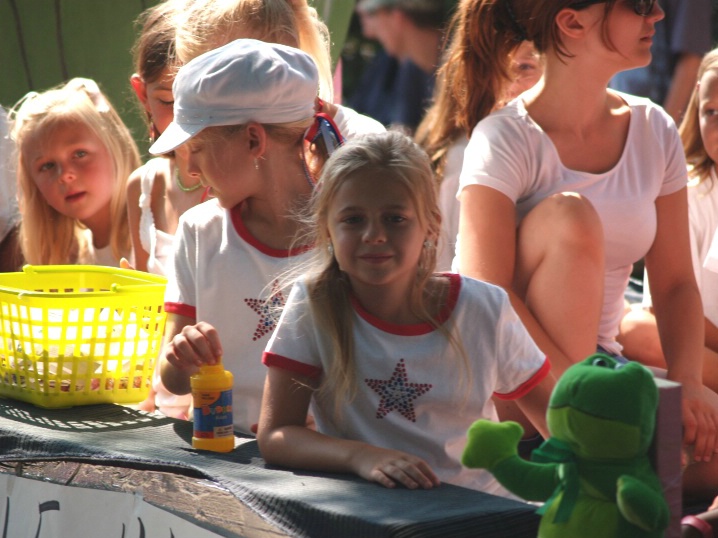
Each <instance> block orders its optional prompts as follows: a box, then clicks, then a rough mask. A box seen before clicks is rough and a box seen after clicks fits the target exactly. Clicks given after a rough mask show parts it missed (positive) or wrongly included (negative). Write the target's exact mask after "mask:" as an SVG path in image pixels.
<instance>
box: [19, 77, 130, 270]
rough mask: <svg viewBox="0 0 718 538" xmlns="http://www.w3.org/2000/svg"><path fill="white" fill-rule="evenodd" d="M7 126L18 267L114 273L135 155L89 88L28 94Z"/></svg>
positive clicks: (74, 85) (125, 236) (125, 245)
mask: <svg viewBox="0 0 718 538" xmlns="http://www.w3.org/2000/svg"><path fill="white" fill-rule="evenodd" d="M12 119H13V127H12V133H11V135H12V138H13V140H14V141H15V143H16V147H17V151H18V162H17V179H18V185H19V196H20V207H21V213H22V224H21V227H20V245H21V249H22V254H23V257H24V259H25V260H26V262H28V263H31V264H66V263H96V264H101V265H114V266H117V265H119V262H120V259H121V258H122V257H130V251H131V248H130V240H129V230H128V225H127V211H126V203H125V201H126V194H125V185H126V182H127V177H128V176H129V174H130V172H131V171H132V170H133V169H135V168H136V167H137V166H138V165H139V163H140V159H139V153H138V151H137V147H136V145H135V142H134V140H133V139H132V136H131V135H130V132H129V131H128V129H127V127H126V126H125V125H124V123H123V122H122V120H121V119H120V117H119V116H118V114H117V112H115V110H114V108H113V107H112V105H111V104H110V102H109V101H108V100H107V98H106V97H105V96H104V95H103V94H102V92H101V91H100V89H99V88H98V86H97V84H96V83H95V82H94V81H92V80H89V79H81V78H75V79H72V80H71V81H69V82H68V83H67V84H65V85H64V86H60V87H57V88H54V89H51V90H48V91H46V92H43V93H39V94H37V93H33V94H29V95H28V96H26V97H25V98H24V99H23V101H22V102H20V103H18V105H16V107H15V109H14V110H13V111H12Z"/></svg>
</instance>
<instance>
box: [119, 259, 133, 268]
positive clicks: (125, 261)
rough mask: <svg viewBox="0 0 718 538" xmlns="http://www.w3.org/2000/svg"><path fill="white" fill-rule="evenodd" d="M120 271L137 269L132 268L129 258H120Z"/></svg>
mask: <svg viewBox="0 0 718 538" xmlns="http://www.w3.org/2000/svg"><path fill="white" fill-rule="evenodd" d="M120 269H132V270H133V271H134V269H135V268H134V267H132V264H131V263H130V262H129V260H128V259H127V258H120Z"/></svg>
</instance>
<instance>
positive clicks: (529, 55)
mask: <svg viewBox="0 0 718 538" xmlns="http://www.w3.org/2000/svg"><path fill="white" fill-rule="evenodd" d="M510 74H511V76H512V78H513V80H512V82H511V84H509V87H508V88H507V89H506V97H505V101H507V102H508V101H511V100H512V99H513V98H514V97H518V96H519V95H521V94H522V93H523V92H525V91H526V90H528V89H530V88H532V87H533V86H534V84H536V83H537V82H538V81H539V79H540V78H541V75H543V65H542V64H541V59H540V57H539V55H538V53H537V52H536V49H535V48H534V46H533V43H531V42H530V41H524V42H522V43H521V45H519V48H517V49H516V52H515V53H514V55H513V58H512V59H511V72H510Z"/></svg>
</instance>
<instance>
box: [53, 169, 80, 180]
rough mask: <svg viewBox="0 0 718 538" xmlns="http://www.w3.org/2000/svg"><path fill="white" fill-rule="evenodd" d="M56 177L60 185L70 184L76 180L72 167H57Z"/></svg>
mask: <svg viewBox="0 0 718 538" xmlns="http://www.w3.org/2000/svg"><path fill="white" fill-rule="evenodd" d="M57 176H58V179H59V181H60V182H62V183H71V182H73V181H75V180H76V179H77V173H76V172H75V169H74V168H73V167H72V166H62V165H57Z"/></svg>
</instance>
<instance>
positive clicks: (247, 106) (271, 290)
mask: <svg viewBox="0 0 718 538" xmlns="http://www.w3.org/2000/svg"><path fill="white" fill-rule="evenodd" d="M318 82H319V77H318V73H317V69H316V66H315V64H314V62H313V61H312V59H311V58H310V57H309V56H308V55H307V54H305V53H304V52H302V51H300V50H299V49H296V48H294V47H287V46H284V45H277V44H270V43H265V42H262V41H257V40H254V39H237V40H235V41H233V42H231V43H229V44H227V45H224V46H222V47H219V48H218V49H213V50H211V51H209V52H206V53H204V54H201V55H200V56H198V57H197V58H195V59H193V60H192V61H190V62H188V63H187V64H185V65H183V66H182V68H181V69H180V70H179V72H178V74H177V78H176V80H175V84H174V93H175V103H174V120H173V122H172V123H171V124H170V126H169V127H168V128H167V129H166V130H165V132H164V133H162V136H160V138H159V139H158V140H157V142H156V143H155V144H154V145H153V146H152V147H151V148H150V151H151V152H153V153H155V154H158V153H165V152H168V151H172V150H175V149H177V148H179V149H180V150H182V151H186V154H187V167H188V168H187V169H188V171H189V173H190V176H191V177H193V178H195V179H200V178H201V180H202V183H203V184H205V185H207V186H209V187H210V188H211V190H212V194H213V195H214V196H215V199H214V200H210V201H207V202H205V203H203V204H199V205H198V206H196V207H194V208H192V209H190V210H189V211H187V212H186V213H185V214H184V215H182V217H181V218H180V224H179V227H178V232H177V233H178V237H177V239H176V242H175V245H176V249H175V254H174V257H173V270H172V272H171V278H170V279H169V282H168V285H167V291H166V294H165V309H166V310H167V312H168V322H167V328H166V331H165V342H164V355H163V356H162V357H161V360H160V372H161V377H162V381H163V383H164V385H165V386H166V387H167V389H168V390H170V391H171V392H172V393H174V394H187V393H189V391H190V376H191V375H192V374H194V373H195V372H196V371H197V369H198V366H200V365H201V364H204V363H209V364H213V363H215V362H216V361H218V360H219V359H220V358H221V360H222V362H223V363H224V365H225V367H226V368H227V369H229V370H231V371H232V372H233V373H234V387H233V401H234V413H233V416H234V421H235V428H236V429H238V430H239V431H242V432H244V433H248V434H249V433H251V432H252V429H253V426H255V425H256V423H257V420H258V418H259V406H260V401H261V396H262V387H263V383H264V376H265V369H264V368H263V367H262V365H261V363H260V357H261V354H262V350H263V349H264V346H265V345H266V342H267V340H268V339H269V336H270V334H271V332H272V330H273V329H274V325H275V322H276V319H275V316H276V314H275V311H274V308H276V307H280V306H281V305H283V304H284V298H285V296H286V290H283V289H282V288H281V286H279V285H278V281H277V278H278V275H279V274H281V273H283V272H284V271H286V269H287V267H288V266H289V264H291V263H296V262H297V261H298V260H301V259H302V258H303V257H304V256H306V255H307V250H308V249H309V247H303V248H292V241H293V239H294V237H295V236H296V234H297V232H298V231H299V230H300V229H301V226H302V225H301V223H300V222H298V221H297V220H296V219H294V218H292V215H293V214H295V213H296V212H297V210H298V208H301V207H302V206H303V205H304V204H306V202H307V200H308V199H309V196H310V194H311V192H312V189H313V187H314V174H313V173H312V169H313V166H311V163H312V162H314V160H313V159H311V160H310V159H309V157H310V156H312V155H314V153H313V152H312V147H305V137H307V136H309V135H310V134H311V133H310V132H307V130H308V128H309V127H310V126H311V125H313V124H314V122H315V111H314V99H315V98H316V95H317V89H318ZM323 121H324V120H323ZM327 121H328V120H327ZM325 127H327V128H329V127H330V125H326V126H325ZM330 130H331V129H330ZM329 136H331V135H329ZM310 138H313V137H310ZM336 142H337V143H338V140H336ZM319 143H321V142H320V141H319ZM305 157H306V158H305ZM308 161H309V162H308ZM318 164H321V163H318ZM267 303H270V305H271V306H268V304H267Z"/></svg>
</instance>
